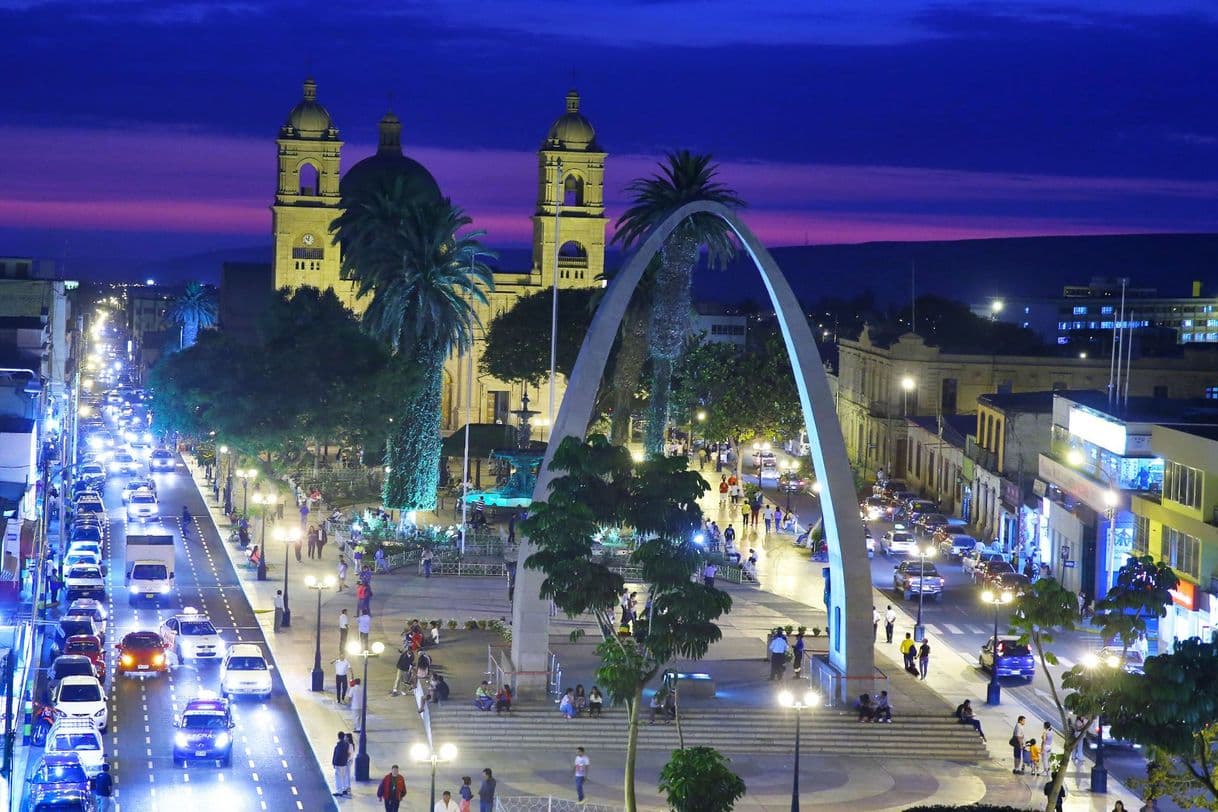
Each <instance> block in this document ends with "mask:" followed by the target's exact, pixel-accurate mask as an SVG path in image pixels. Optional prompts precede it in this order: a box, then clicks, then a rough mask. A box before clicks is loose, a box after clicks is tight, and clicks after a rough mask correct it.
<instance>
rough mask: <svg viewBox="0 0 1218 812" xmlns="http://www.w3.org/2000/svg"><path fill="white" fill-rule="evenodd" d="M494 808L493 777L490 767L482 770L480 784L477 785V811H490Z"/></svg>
mask: <svg viewBox="0 0 1218 812" xmlns="http://www.w3.org/2000/svg"><path fill="white" fill-rule="evenodd" d="M494 808H495V777H494V776H493V775H491V770H490V767H487V768H486V769H485V770H483V771H482V786H480V787H478V812H492V810H493V809H494Z"/></svg>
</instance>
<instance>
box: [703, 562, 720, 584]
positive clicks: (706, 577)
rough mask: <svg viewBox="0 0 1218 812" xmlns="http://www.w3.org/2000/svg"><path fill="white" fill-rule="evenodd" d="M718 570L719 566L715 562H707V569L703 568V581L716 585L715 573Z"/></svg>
mask: <svg viewBox="0 0 1218 812" xmlns="http://www.w3.org/2000/svg"><path fill="white" fill-rule="evenodd" d="M718 571H719V568H718V567H716V566H715V562H713V561H709V562H707V564H706V569H704V570H702V583H704V584H706V585H707V586H711V587H713V586H714V585H715V573H717V572H718Z"/></svg>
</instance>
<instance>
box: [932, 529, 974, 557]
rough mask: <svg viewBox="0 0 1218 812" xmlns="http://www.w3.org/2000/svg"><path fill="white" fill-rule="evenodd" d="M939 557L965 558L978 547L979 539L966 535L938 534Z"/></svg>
mask: <svg viewBox="0 0 1218 812" xmlns="http://www.w3.org/2000/svg"><path fill="white" fill-rule="evenodd" d="M936 537H937V538H938V539H939V555H941V556H943V557H944V558H951V559H957V558H963V557H964V556H965V554H967V553H969V552H970V551H972V549H973V548H974V547H976V546H977V539H975V538H973V537H972V536H970V535H968V534H966V533H937V534H936Z"/></svg>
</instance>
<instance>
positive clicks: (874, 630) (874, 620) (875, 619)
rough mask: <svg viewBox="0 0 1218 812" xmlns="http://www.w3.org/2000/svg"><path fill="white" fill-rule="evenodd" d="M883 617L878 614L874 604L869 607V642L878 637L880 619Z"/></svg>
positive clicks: (875, 640) (874, 640) (876, 639)
mask: <svg viewBox="0 0 1218 812" xmlns="http://www.w3.org/2000/svg"><path fill="white" fill-rule="evenodd" d="M883 619H884V618H883V617H882V616H881V615H880V610H879V609H876V608H875V607H874V606H872V607H871V642H873V643H875V642H877V641H878V640H879V639H880V621H881V620H883Z"/></svg>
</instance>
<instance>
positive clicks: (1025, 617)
mask: <svg viewBox="0 0 1218 812" xmlns="http://www.w3.org/2000/svg"><path fill="white" fill-rule="evenodd" d="M1177 583H1179V579H1178V578H1177V577H1176V574H1175V573H1174V572H1173V571H1172V570H1171V568H1170V567H1168V566H1166V565H1164V564H1156V563H1155V561H1154V559H1153V558H1151V557H1150V556H1142V557H1138V556H1132V557H1130V558H1129V559H1128V561H1126V563H1125V565H1124V566H1123V567H1121V569H1120V570H1119V571H1118V573H1117V577H1116V579H1115V582H1114V584H1113V586H1112V588H1111V589H1110V590H1108V593H1107V594H1106V595H1105V596H1104V597H1103V598H1102V599H1101V600H1099V601H1098V602H1097V603H1096V606H1095V610H1096V611H1095V620H1094V622H1095V624H1096V625H1097V626H1098V627H1099V631H1100V636H1101V638H1102V639H1104V640H1111V639H1114V638H1115V639H1119V640H1120V641H1121V644H1122V646H1123V647H1124V649H1125V650H1128V648H1129V646H1130V645H1131V644H1132V643H1133V641H1134V640H1136V639H1137V637H1138V636H1139V635H1141V634H1144V633H1145V632H1146V627H1147V621H1148V620H1149V619H1150V618H1151V617H1152V616H1154V617H1164V616H1165V615H1166V614H1167V606H1168V604H1170V603H1171V592H1170V590H1172V589H1174V588H1175V587H1176V584H1177ZM1077 624H1078V598H1077V596H1076V595H1075V593H1073V592H1071V591H1070V590H1068V589H1066V588H1065V587H1064V586H1062V585H1061V584H1060V583H1059V582H1058V581H1056V580H1055V579H1053V578H1041V579H1039V580H1037V581H1034V582H1033V583H1032V588H1031V591H1030V592H1028V593H1027V594H1025V595H1024V597H1023V598H1021V599H1020V600H1019V602H1018V604H1017V605H1016V611H1015V612H1013V613H1012V616H1011V628H1012V629H1014V630H1015V632H1016V633H1018V634H1019V640H1020V642H1021V643H1024V644H1027V645H1031V646H1032V648H1033V649H1034V650H1035V652H1036V656H1037V658H1038V659H1039V660H1040V665H1041V670H1042V673H1043V674H1044V676H1045V680H1046V682H1048V684H1049V692H1050V695H1051V698H1052V700H1053V704H1054V706H1055V707H1056V708H1057V712H1058V717H1059V722H1060V724H1061V730H1062V740H1063V746H1064V749H1063V752H1065V753H1070V752H1072V751H1073V749H1074V748H1075V747H1076V746H1078V744H1079V742H1080V741H1081V739H1082V738H1083V736H1084V735H1085V731H1086V730H1089V729H1090V728H1091V725H1092V724H1093V723H1094V722H1095V720H1096V719H1097V718H1098V717H1099V716H1100V714H1101V713H1102V712H1103V713H1107V710H1106V706H1108V705H1111V703H1112V701H1113V696H1114V691H1115V690H1116V687H1117V685H1118V684H1119V680H1120V679H1121V677H1120V672H1119V669H1112V668H1109V667H1108V666H1107V665H1106V664H1101V665H1100V666H1098V667H1096V668H1092V669H1087V668H1084V667H1083V666H1082V665H1076V666H1074V667H1073V668H1071V669H1070V670H1069V671H1067V672H1065V673H1064V674H1063V675H1062V677H1061V686H1060V689H1059V686H1058V681H1057V679H1056V678H1055V677H1054V676H1053V672H1052V671H1051V670H1050V669H1049V666H1050V665H1057V662H1058V660H1057V655H1056V654H1054V653H1053V651H1052V650H1051V649H1050V646H1052V645H1053V642H1054V640H1055V639H1056V638H1057V636H1058V635H1059V634H1060V633H1062V632H1066V631H1072V630H1074V629H1075V628H1076V627H1077ZM1066 690H1069V691H1072V693H1069V694H1066V693H1065V691H1066ZM1068 712H1073V713H1074V714H1075V715H1076V716H1077V718H1079V719H1081V720H1082V722H1083V724H1082V725H1081V729H1077V728H1076V727H1075V726H1074V725H1071V724H1070V720H1069V714H1068ZM1065 775H1066V773H1065V770H1058V771H1057V775H1056V777H1055V778H1054V779H1053V783H1052V786H1051V787H1050V791H1049V795H1048V797H1047V799H1046V805H1045V810H1046V812H1052V810H1053V809H1054V808H1055V805H1056V800H1057V795H1058V794H1059V793H1060V792H1061V787H1062V783H1063V781H1064V780H1065Z"/></svg>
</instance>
